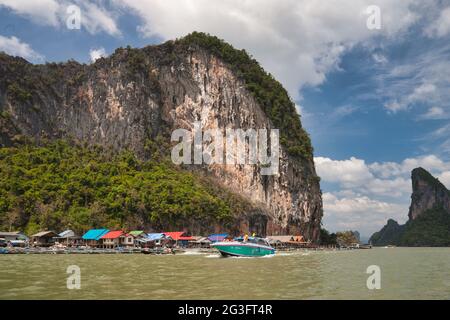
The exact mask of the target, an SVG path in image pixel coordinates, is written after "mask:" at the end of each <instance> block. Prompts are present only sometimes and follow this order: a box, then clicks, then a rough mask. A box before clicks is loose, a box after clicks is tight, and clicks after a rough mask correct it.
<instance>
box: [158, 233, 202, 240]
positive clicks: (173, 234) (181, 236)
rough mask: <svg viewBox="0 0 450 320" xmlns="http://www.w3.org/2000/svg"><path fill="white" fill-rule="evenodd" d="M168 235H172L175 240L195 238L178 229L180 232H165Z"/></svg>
mask: <svg viewBox="0 0 450 320" xmlns="http://www.w3.org/2000/svg"><path fill="white" fill-rule="evenodd" d="M163 233H164V234H165V235H166V236H167V237H171V238H172V239H173V240H175V241H178V240H193V239H194V238H192V237H186V236H183V235H184V231H178V232H163Z"/></svg>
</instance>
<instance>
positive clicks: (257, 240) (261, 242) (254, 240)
mask: <svg viewBox="0 0 450 320" xmlns="http://www.w3.org/2000/svg"><path fill="white" fill-rule="evenodd" d="M234 241H237V242H244V237H236V238H234ZM247 242H250V243H256V244H259V245H264V246H268V247H270V244H269V243H268V242H267V240H266V239H264V238H259V237H248V239H247Z"/></svg>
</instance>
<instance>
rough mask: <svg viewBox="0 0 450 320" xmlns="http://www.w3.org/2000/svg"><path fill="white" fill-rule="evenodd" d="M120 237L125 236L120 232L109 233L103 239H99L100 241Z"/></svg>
mask: <svg viewBox="0 0 450 320" xmlns="http://www.w3.org/2000/svg"><path fill="white" fill-rule="evenodd" d="M122 235H125V232H123V231H122V230H119V231H110V232H108V233H106V234H105V235H104V236H103V237H101V238H100V239H117V238H119V237H120V236H122Z"/></svg>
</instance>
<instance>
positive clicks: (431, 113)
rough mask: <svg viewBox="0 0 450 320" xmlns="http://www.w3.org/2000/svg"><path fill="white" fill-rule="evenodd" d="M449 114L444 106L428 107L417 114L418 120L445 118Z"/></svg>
mask: <svg viewBox="0 0 450 320" xmlns="http://www.w3.org/2000/svg"><path fill="white" fill-rule="evenodd" d="M449 116H450V115H448V114H447V113H446V112H445V110H444V108H441V107H430V108H429V109H428V111H427V112H426V113H424V114H422V115H420V116H419V119H420V120H439V119H447V118H449Z"/></svg>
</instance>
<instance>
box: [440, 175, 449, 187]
mask: <svg viewBox="0 0 450 320" xmlns="http://www.w3.org/2000/svg"><path fill="white" fill-rule="evenodd" d="M438 178H439V180H440V181H441V182H442V183H443V184H444V185H445V186H447V189H450V171H446V172H443V173H441V174H440V175H439V177H438Z"/></svg>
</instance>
